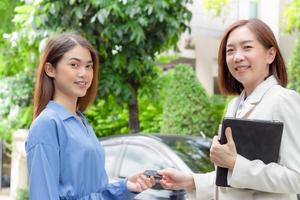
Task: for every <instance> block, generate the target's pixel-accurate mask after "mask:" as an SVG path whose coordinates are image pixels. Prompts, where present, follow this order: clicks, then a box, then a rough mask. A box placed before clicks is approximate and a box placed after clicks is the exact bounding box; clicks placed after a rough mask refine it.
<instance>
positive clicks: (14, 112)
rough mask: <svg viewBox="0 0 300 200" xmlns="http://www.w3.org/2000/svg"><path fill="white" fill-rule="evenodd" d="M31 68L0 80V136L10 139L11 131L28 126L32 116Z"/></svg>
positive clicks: (32, 76) (32, 74) (32, 79)
mask: <svg viewBox="0 0 300 200" xmlns="http://www.w3.org/2000/svg"><path fill="white" fill-rule="evenodd" d="M33 82H34V73H33V70H25V71H24V72H21V73H18V74H17V75H15V76H11V77H6V78H3V79H1V80H0V133H1V135H0V137H1V138H3V139H5V140H11V132H12V131H13V130H14V129H17V128H28V127H29V124H30V123H31V119H32V118H31V116H32V106H31V99H32V91H33Z"/></svg>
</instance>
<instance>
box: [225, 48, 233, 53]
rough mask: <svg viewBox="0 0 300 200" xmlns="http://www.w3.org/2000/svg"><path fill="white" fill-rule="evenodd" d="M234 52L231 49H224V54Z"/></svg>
mask: <svg viewBox="0 0 300 200" xmlns="http://www.w3.org/2000/svg"><path fill="white" fill-rule="evenodd" d="M233 51H234V50H233V48H228V49H226V53H227V54H230V53H232V52H233Z"/></svg>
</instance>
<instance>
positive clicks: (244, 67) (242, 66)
mask: <svg viewBox="0 0 300 200" xmlns="http://www.w3.org/2000/svg"><path fill="white" fill-rule="evenodd" d="M249 68H250V66H249V65H240V66H237V67H235V68H234V70H235V71H236V72H244V71H246V70H247V69H249Z"/></svg>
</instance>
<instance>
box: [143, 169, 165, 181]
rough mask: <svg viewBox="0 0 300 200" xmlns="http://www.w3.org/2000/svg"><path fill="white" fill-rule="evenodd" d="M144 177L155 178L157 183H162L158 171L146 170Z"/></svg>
mask: <svg viewBox="0 0 300 200" xmlns="http://www.w3.org/2000/svg"><path fill="white" fill-rule="evenodd" d="M144 175H145V176H147V177H150V176H153V177H154V179H155V180H156V181H160V180H161V179H162V175H160V174H158V173H157V171H156V170H146V171H145V172H144Z"/></svg>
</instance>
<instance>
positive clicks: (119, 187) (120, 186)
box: [103, 179, 139, 200]
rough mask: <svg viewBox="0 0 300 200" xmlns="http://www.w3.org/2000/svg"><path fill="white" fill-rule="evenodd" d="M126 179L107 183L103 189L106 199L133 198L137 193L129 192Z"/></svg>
mask: <svg viewBox="0 0 300 200" xmlns="http://www.w3.org/2000/svg"><path fill="white" fill-rule="evenodd" d="M126 183H127V179H124V180H121V181H118V182H115V183H110V184H108V186H107V188H106V190H104V191H103V197H104V199H107V200H120V199H133V198H134V197H135V196H136V195H138V194H139V193H135V192H130V191H128V189H127V184H126Z"/></svg>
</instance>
